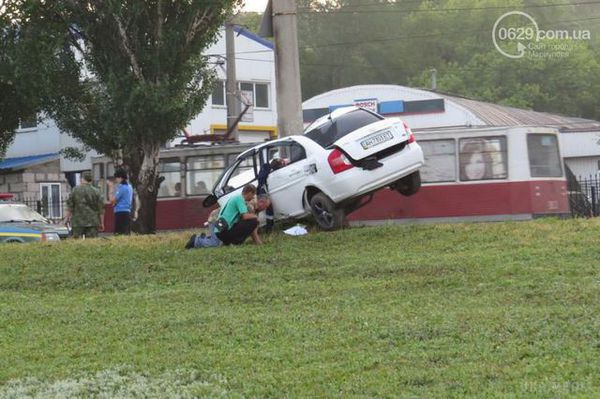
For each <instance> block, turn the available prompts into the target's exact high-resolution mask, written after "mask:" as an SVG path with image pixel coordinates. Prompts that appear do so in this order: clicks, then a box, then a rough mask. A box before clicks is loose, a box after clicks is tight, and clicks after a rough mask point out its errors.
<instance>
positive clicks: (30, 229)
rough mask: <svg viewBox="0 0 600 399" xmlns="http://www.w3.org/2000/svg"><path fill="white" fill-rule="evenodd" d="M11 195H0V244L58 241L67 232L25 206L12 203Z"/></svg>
mask: <svg viewBox="0 0 600 399" xmlns="http://www.w3.org/2000/svg"><path fill="white" fill-rule="evenodd" d="M12 198H13V195H12V194H2V193H0V243H10V242H15V243H23V242H35V241H46V242H52V241H59V240H60V239H61V238H66V237H68V235H69V231H68V229H67V228H66V227H64V226H59V225H53V224H51V223H50V222H49V221H48V220H47V219H46V218H44V217H43V216H42V215H40V214H39V213H37V212H35V211H33V210H32V209H31V208H29V207H28V206H27V205H25V204H20V203H18V202H14V201H12Z"/></svg>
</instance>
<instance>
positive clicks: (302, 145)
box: [204, 107, 424, 230]
mask: <svg viewBox="0 0 600 399" xmlns="http://www.w3.org/2000/svg"><path fill="white" fill-rule="evenodd" d="M423 164H424V158H423V152H422V150H421V147H419V145H418V144H417V143H416V141H415V137H414V135H413V133H412V131H411V130H410V129H409V127H408V126H407V125H406V124H405V123H404V122H403V121H402V120H400V119H398V118H389V119H386V118H384V117H383V116H381V115H379V114H377V113H375V112H371V111H369V110H366V109H363V108H357V107H345V108H339V109H336V110H334V111H333V112H331V113H330V114H328V115H325V116H323V117H321V118H319V119H317V120H316V121H315V122H313V123H312V124H311V125H309V126H308V127H307V128H306V129H305V130H304V134H303V135H298V136H290V137H285V138H282V139H278V140H273V141H269V142H267V143H264V144H260V145H258V146H256V147H253V148H251V149H249V150H247V151H245V152H243V153H242V154H240V155H239V156H238V157H237V159H236V161H235V162H234V163H233V164H232V165H231V166H230V167H229V168H228V169H226V170H225V171H224V173H223V174H222V176H221V178H220V179H219V180H218V181H217V183H216V185H215V187H214V189H213V195H211V196H209V197H207V198H206V200H205V201H204V205H205V206H207V207H209V206H212V205H214V204H215V203H216V202H217V201H218V202H219V203H220V204H221V206H223V205H224V204H225V203H226V202H227V200H228V199H229V198H230V197H231V196H232V195H233V194H234V193H239V192H241V190H242V187H243V186H244V185H246V184H248V183H253V184H257V183H259V180H260V179H261V177H262V179H265V176H267V177H266V183H267V184H266V187H267V188H268V193H269V195H270V197H271V202H272V204H273V208H274V209H273V210H274V217H275V219H289V218H301V217H305V216H307V215H309V214H312V215H313V216H314V218H315V220H316V221H317V223H318V224H319V226H320V227H321V228H323V229H325V230H334V229H337V228H340V227H342V226H343V225H344V223H345V217H346V215H347V214H349V213H350V212H352V211H354V210H356V209H358V208H360V207H361V206H364V205H365V204H366V203H367V202H368V201H369V199H370V198H372V194H373V193H374V192H375V191H377V190H380V189H382V188H385V187H389V188H391V189H393V190H395V191H397V192H398V193H400V194H402V195H405V196H410V195H413V194H415V193H416V192H418V191H419V189H420V187H421V177H420V172H419V169H420V168H421V167H422V166H423Z"/></svg>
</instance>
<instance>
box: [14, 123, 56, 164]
mask: <svg viewBox="0 0 600 399" xmlns="http://www.w3.org/2000/svg"><path fill="white" fill-rule="evenodd" d="M59 151H60V131H59V130H58V128H57V127H56V125H55V124H54V122H53V121H51V120H44V121H43V122H41V123H38V125H37V127H34V128H27V129H19V130H17V132H16V134H15V139H14V141H13V142H12V144H11V145H10V146H9V147H8V149H7V151H6V155H5V156H6V158H15V157H27V156H31V155H41V154H49V153H56V152H59Z"/></svg>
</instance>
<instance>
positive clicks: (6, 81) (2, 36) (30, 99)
mask: <svg viewBox="0 0 600 399" xmlns="http://www.w3.org/2000/svg"><path fill="white" fill-rule="evenodd" d="M18 5H20V4H19V2H15V1H0V158H1V157H2V156H3V155H4V153H5V152H6V149H7V148H8V146H9V145H10V143H11V142H12V140H13V138H14V135H15V130H16V129H17V128H18V127H19V123H20V121H21V120H23V119H29V118H31V117H32V116H35V113H36V111H37V106H38V96H36V95H35V92H36V91H35V89H34V86H33V84H32V82H31V81H30V80H28V79H27V78H26V77H25V76H24V75H25V74H24V71H23V68H20V63H19V56H20V54H19V47H18V43H19V26H20V20H19V18H18V7H17V6H18Z"/></svg>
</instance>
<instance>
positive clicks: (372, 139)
mask: <svg viewBox="0 0 600 399" xmlns="http://www.w3.org/2000/svg"><path fill="white" fill-rule="evenodd" d="M393 138H394V135H393V134H392V132H390V131H389V130H386V131H385V132H377V133H373V134H371V135H369V136H367V137H365V138H364V139H363V140H361V141H360V145H361V147H362V148H363V150H368V149H369V148H373V147H376V146H378V145H379V144H381V143H385V142H386V141H390V140H392V139H393Z"/></svg>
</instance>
